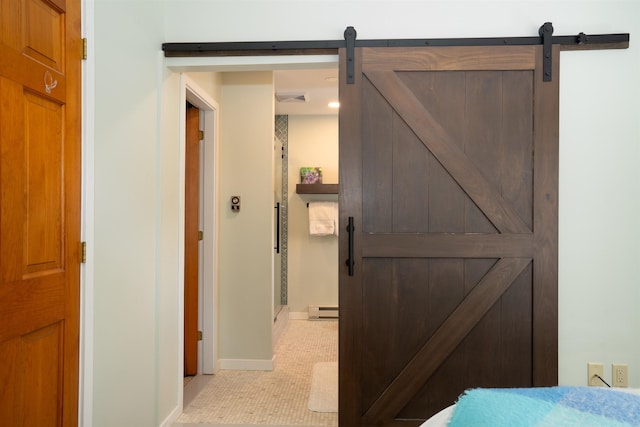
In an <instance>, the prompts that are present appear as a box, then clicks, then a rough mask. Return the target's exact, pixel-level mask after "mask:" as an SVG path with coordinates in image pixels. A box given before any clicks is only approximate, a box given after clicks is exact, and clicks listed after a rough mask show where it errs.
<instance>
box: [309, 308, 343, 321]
mask: <svg viewBox="0 0 640 427" xmlns="http://www.w3.org/2000/svg"><path fill="white" fill-rule="evenodd" d="M337 318H338V306H337V305H336V306H321V305H320V306H318V305H310V306H309V320H320V319H337Z"/></svg>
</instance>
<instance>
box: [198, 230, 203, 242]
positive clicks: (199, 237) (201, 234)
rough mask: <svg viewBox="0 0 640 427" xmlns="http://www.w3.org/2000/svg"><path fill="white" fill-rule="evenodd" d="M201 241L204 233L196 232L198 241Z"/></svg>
mask: <svg viewBox="0 0 640 427" xmlns="http://www.w3.org/2000/svg"><path fill="white" fill-rule="evenodd" d="M203 239H204V231H202V230H198V240H203Z"/></svg>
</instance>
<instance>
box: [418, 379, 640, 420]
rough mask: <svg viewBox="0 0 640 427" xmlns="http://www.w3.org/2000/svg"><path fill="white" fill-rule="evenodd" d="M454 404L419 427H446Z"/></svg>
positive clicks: (633, 390)
mask: <svg viewBox="0 0 640 427" xmlns="http://www.w3.org/2000/svg"><path fill="white" fill-rule="evenodd" d="M615 390H616V391H624V392H627V393H633V394H638V395H640V388H615ZM455 406H456V405H455V404H453V405H451V406H448V407H446V408H444V409H443V410H442V411H440V412H438V413H436V414H435V415H434V416H432V417H431V418H429V419H428V420H427V421H425V422H424V423H423V424H421V425H420V427H446V426H447V424H448V423H449V420H450V419H451V415H452V414H453V410H454V409H455Z"/></svg>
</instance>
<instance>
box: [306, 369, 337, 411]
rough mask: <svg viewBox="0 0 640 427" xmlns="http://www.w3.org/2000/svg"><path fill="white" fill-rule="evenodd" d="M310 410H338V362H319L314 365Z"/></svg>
mask: <svg viewBox="0 0 640 427" xmlns="http://www.w3.org/2000/svg"><path fill="white" fill-rule="evenodd" d="M309 410H311V411H313V412H338V362H319V363H316V364H315V365H313V375H312V377H311V392H310V393H309Z"/></svg>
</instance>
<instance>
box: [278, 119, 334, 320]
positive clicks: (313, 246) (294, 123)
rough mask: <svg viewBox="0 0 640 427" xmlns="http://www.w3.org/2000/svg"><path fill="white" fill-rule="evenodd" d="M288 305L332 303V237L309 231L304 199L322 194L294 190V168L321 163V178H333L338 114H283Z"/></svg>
mask: <svg viewBox="0 0 640 427" xmlns="http://www.w3.org/2000/svg"><path fill="white" fill-rule="evenodd" d="M288 143H289V145H288V155H289V156H288V157H289V199H288V202H289V211H288V212H289V218H288V221H289V233H288V236H287V238H288V244H289V246H288V252H287V256H288V260H287V264H288V267H289V268H288V272H287V273H288V276H287V287H288V293H287V296H288V306H289V311H290V312H292V313H300V312H307V309H308V306H309V304H314V305H338V237H337V236H311V235H309V210H308V209H307V202H310V201H315V200H334V201H337V200H338V197H337V195H335V196H328V195H322V196H319V195H306V194H305V195H299V194H296V191H295V188H296V184H298V183H299V182H300V167H303V166H322V175H323V177H322V182H323V183H325V184H332V183H333V184H335V183H338V117H337V116H329V115H325V116H294V115H290V116H289V138H288Z"/></svg>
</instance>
